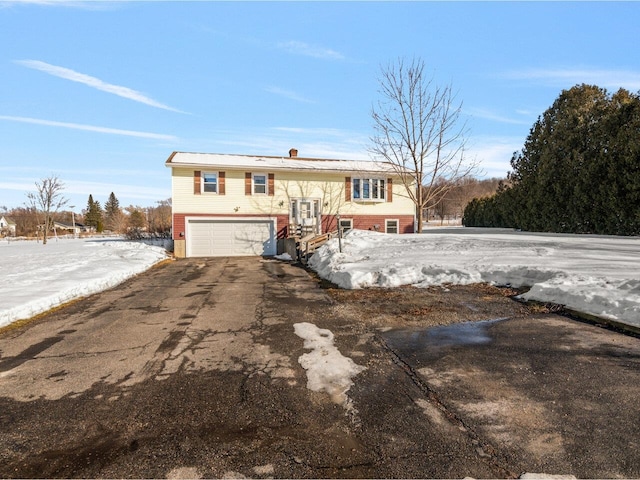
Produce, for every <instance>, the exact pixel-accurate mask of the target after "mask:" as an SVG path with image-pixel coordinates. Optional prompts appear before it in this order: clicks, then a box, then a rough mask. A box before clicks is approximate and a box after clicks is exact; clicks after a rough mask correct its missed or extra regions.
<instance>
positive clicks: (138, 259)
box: [0, 238, 167, 327]
mask: <svg viewBox="0 0 640 480" xmlns="http://www.w3.org/2000/svg"><path fill="white" fill-rule="evenodd" d="M165 258H167V254H166V250H165V249H164V248H163V247H159V246H149V245H145V244H143V243H138V242H127V241H124V240H119V239H95V240H91V239H72V238H60V239H57V240H56V239H55V238H54V239H50V240H49V242H48V243H47V244H46V245H43V244H42V243H40V242H35V241H12V242H8V241H7V240H3V241H0V271H1V272H2V276H1V277H0V327H2V326H4V325H7V324H9V323H11V322H14V321H16V320H20V319H23V318H30V317H32V316H34V315H37V314H38V313H42V312H44V311H47V310H49V309H51V308H53V307H56V306H58V305H60V304H63V303H65V302H68V301H70V300H73V299H75V298H79V297H83V296H85V295H89V294H92V293H96V292H99V291H101V290H105V289H107V288H110V287H112V286H114V285H117V284H118V283H120V282H122V281H124V280H126V279H127V278H129V277H132V276H134V275H136V274H138V273H140V272H143V271H145V270H147V269H148V268H149V267H151V266H152V265H154V264H155V263H157V262H159V261H161V260H164V259H165Z"/></svg>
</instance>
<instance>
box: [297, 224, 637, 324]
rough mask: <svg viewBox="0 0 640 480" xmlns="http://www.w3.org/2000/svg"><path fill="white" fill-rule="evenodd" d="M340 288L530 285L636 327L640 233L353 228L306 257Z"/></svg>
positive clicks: (530, 295) (538, 295)
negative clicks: (393, 232)
mask: <svg viewBox="0 0 640 480" xmlns="http://www.w3.org/2000/svg"><path fill="white" fill-rule="evenodd" d="M310 265H311V267H312V268H313V269H314V270H316V272H318V274H319V275H320V276H321V277H323V278H325V279H327V280H329V281H331V282H333V283H335V284H337V285H339V286H341V287H343V288H362V287H376V286H378V287H395V286H399V285H416V286H429V285H445V286H446V284H470V283H476V282H490V283H493V284H496V285H511V286H513V287H521V286H526V287H531V289H530V290H529V291H528V292H527V293H525V294H524V295H523V297H524V298H525V299H528V300H538V301H541V302H552V303H557V304H561V305H565V306H567V307H568V308H571V309H573V310H576V311H579V312H583V313H588V314H592V315H596V316H599V317H603V318H608V319H612V320H616V321H618V322H621V323H626V324H630V325H634V326H637V327H640V238H638V237H610V236H596V235H560V234H533V233H524V232H513V231H507V230H500V231H496V230H489V229H468V228H457V229H456V228H452V229H446V230H444V229H443V230H440V229H434V230H432V231H431V232H430V233H424V234H418V235H387V234H382V233H376V232H369V231H361V230H352V231H350V232H348V233H347V235H346V236H345V238H344V239H342V253H340V252H339V244H338V240H337V239H333V240H330V241H329V242H328V243H327V244H325V245H324V246H323V247H322V248H321V249H320V250H318V251H317V252H316V253H315V254H314V255H313V257H311V260H310Z"/></svg>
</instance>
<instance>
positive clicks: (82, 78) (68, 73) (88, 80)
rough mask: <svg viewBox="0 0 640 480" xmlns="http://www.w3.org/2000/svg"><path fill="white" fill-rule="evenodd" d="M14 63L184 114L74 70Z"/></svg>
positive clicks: (126, 89)
mask: <svg viewBox="0 0 640 480" xmlns="http://www.w3.org/2000/svg"><path fill="white" fill-rule="evenodd" d="M15 63H17V64H18V65H22V66H23V67H27V68H32V69H34V70H39V71H41V72H44V73H47V74H49V75H53V76H54V77H59V78H64V79H65V80H71V81H72V82H78V83H82V84H83V85H87V86H88V87H91V88H95V89H96V90H101V91H103V92H107V93H111V94H113V95H117V96H119V97H122V98H126V99H128V100H133V101H134V102H139V103H144V104H145V105H149V106H151V107H155V108H161V109H163V110H169V111H171V112H178V113H185V112H182V111H180V110H178V109H176V108H173V107H170V106H168V105H165V104H164V103H160V102H158V101H156V100H154V99H152V98H149V97H147V96H146V95H145V94H143V93H141V92H138V91H136V90H133V89H131V88H128V87H123V86H121V85H113V84H111V83H106V82H104V81H102V80H100V79H99V78H96V77H92V76H90V75H85V74H84V73H80V72H76V71H75V70H71V69H69V68H65V67H59V66H57V65H51V64H49V63H45V62H41V61H39V60H16V62H15Z"/></svg>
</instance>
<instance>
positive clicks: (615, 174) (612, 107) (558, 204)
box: [465, 85, 640, 235]
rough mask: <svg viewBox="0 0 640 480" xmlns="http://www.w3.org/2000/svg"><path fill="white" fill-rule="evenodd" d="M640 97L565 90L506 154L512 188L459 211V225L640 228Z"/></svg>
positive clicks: (603, 230)
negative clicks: (510, 154)
mask: <svg viewBox="0 0 640 480" xmlns="http://www.w3.org/2000/svg"><path fill="white" fill-rule="evenodd" d="M639 131H640V96H639V95H636V94H632V93H630V92H628V91H627V90H624V89H620V90H619V91H618V92H616V93H615V94H614V95H609V94H608V93H607V92H606V90H604V89H602V88H599V87H596V86H593V85H577V86H575V87H573V88H571V89H569V90H564V91H562V93H561V94H560V96H559V97H558V99H557V100H556V101H555V102H554V103H553V105H552V106H551V107H550V108H549V109H548V110H547V111H545V112H544V114H543V115H542V116H541V117H540V118H539V119H538V121H537V122H536V123H535V124H534V125H533V127H532V128H531V131H530V133H529V136H528V137H527V140H526V142H525V145H524V147H523V149H522V150H521V151H520V152H516V153H515V154H514V155H513V157H512V159H511V167H512V168H513V171H512V172H511V173H510V174H509V180H510V183H511V186H510V187H508V188H505V189H502V190H500V191H499V192H498V194H497V195H496V196H495V197H493V198H492V199H491V200H490V201H485V202H482V201H480V202H476V203H474V204H473V205H470V207H469V209H468V211H465V224H468V225H471V224H473V225H484V226H500V225H498V224H500V223H504V224H505V225H504V226H510V227H516V228H521V229H523V230H532V231H547V232H567V233H599V234H609V235H638V234H640V137H639V136H638V132H639Z"/></svg>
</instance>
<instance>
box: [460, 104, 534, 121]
mask: <svg viewBox="0 0 640 480" xmlns="http://www.w3.org/2000/svg"><path fill="white" fill-rule="evenodd" d="M464 113H466V114H467V115H470V116H472V117H477V118H483V119H485V120H492V121H494V122H499V123H508V124H512V125H530V124H531V123H532V122H531V120H524V119H520V118H511V117H507V116H504V115H500V114H499V113H496V112H494V111H491V110H487V109H484V108H465V112H464ZM516 113H521V112H516ZM521 114H522V113H521Z"/></svg>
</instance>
